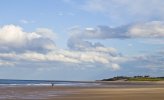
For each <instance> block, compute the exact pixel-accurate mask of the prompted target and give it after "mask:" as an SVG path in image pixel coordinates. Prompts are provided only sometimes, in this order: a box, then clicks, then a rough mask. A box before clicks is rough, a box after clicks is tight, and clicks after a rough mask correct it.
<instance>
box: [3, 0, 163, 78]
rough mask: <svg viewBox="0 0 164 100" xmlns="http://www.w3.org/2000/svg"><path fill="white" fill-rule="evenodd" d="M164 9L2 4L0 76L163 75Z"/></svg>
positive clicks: (154, 5)
mask: <svg viewBox="0 0 164 100" xmlns="http://www.w3.org/2000/svg"><path fill="white" fill-rule="evenodd" d="M145 4H146V5H145ZM163 6H164V2H163V0H138V1H136V2H134V1H132V0H121V1H120V0H12V1H11V0H0V19H1V20H0V78H3V79H4V78H7V79H54V80H96V79H102V78H108V77H113V76H117V75H125V76H126V75H129V76H133V75H151V76H163V75H164V50H163V49H164V40H163V39H164V21H163V20H164V19H163V18H164V9H163Z"/></svg>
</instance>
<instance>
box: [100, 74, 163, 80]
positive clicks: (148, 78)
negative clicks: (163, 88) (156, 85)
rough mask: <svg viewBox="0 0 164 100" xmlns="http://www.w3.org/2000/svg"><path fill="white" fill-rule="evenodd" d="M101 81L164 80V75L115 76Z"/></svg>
mask: <svg viewBox="0 0 164 100" xmlns="http://www.w3.org/2000/svg"><path fill="white" fill-rule="evenodd" d="M101 81H164V77H150V76H149V75H145V76H133V77H128V76H117V77H113V78H107V79H102V80H101Z"/></svg>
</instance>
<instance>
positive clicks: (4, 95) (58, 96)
mask: <svg viewBox="0 0 164 100" xmlns="http://www.w3.org/2000/svg"><path fill="white" fill-rule="evenodd" d="M92 84H97V85H93V86H92ZM163 94H164V82H117V81H107V82H105V81H104V82H102V81H100V82H91V83H90V84H88V86H87V85H85V86H54V87H52V86H20V87H14V86H13V87H8V86H0V100H6V99H10V100H20V99H21V100H25V99H26V100H27V99H28V100H39V99H44V100H92V99H94V100H163V98H164V95H163Z"/></svg>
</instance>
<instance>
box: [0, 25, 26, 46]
mask: <svg viewBox="0 0 164 100" xmlns="http://www.w3.org/2000/svg"><path fill="white" fill-rule="evenodd" d="M26 41H27V37H26V33H25V32H23V31H22V28H21V27H19V26H14V25H6V26H3V27H1V28H0V44H1V45H2V44H4V45H10V44H11V45H15V46H19V45H24V44H25V43H26Z"/></svg>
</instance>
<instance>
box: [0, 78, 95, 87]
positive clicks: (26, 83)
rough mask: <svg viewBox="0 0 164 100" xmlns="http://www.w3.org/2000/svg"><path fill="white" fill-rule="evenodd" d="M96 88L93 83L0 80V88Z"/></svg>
mask: <svg viewBox="0 0 164 100" xmlns="http://www.w3.org/2000/svg"><path fill="white" fill-rule="evenodd" d="M52 84H53V85H54V86H96V85H98V84H97V83H93V82H79V81H54V80H12V79H0V86H52Z"/></svg>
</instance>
